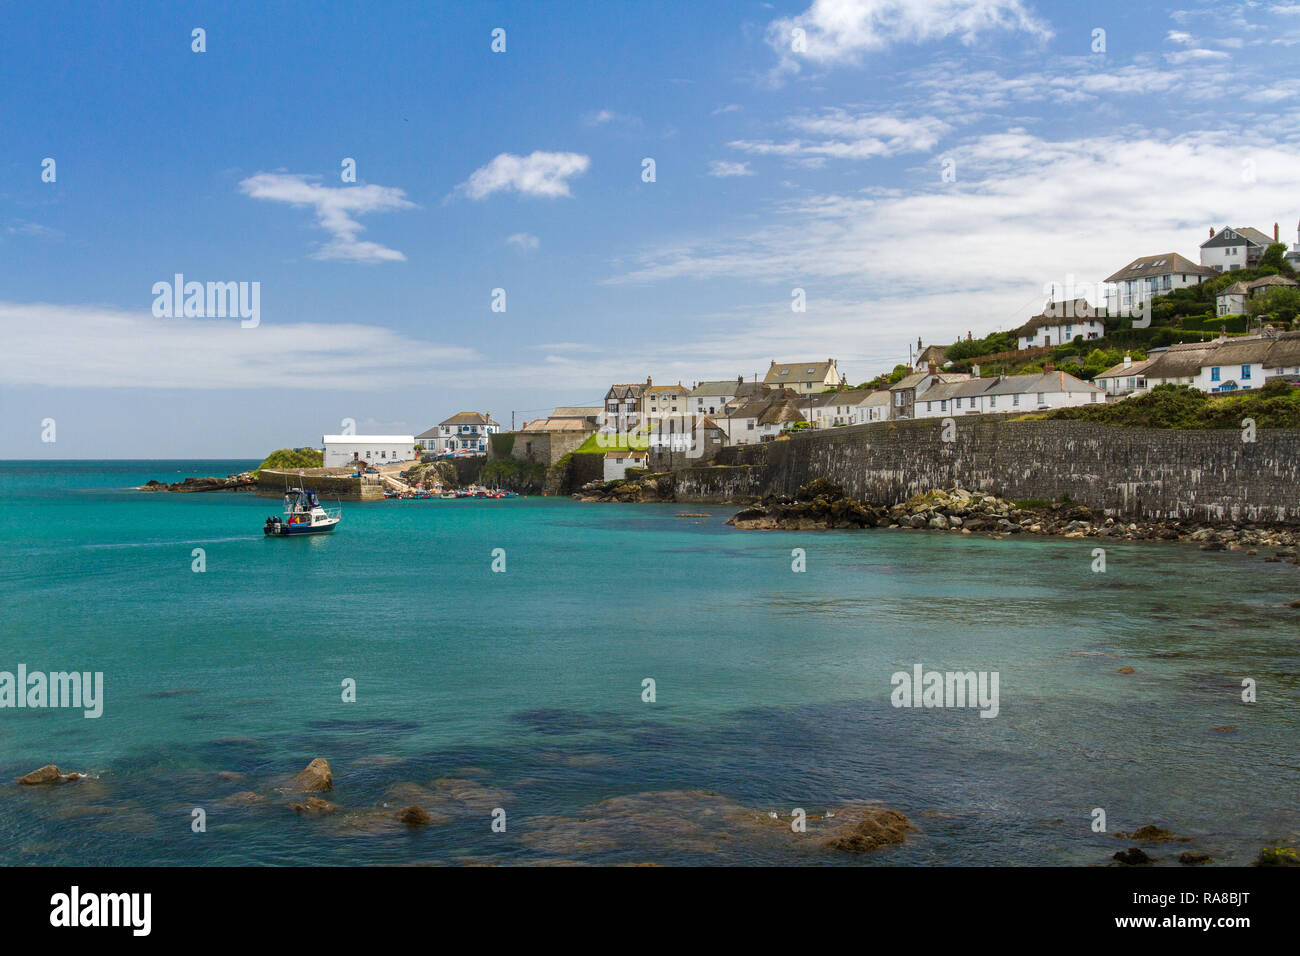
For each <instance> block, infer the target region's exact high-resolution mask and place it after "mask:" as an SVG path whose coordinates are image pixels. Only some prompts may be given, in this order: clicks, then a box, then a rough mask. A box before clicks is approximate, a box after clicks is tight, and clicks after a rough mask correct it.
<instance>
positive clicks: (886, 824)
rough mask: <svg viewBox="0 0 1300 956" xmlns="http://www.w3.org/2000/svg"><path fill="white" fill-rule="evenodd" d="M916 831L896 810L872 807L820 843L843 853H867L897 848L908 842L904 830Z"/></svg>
mask: <svg viewBox="0 0 1300 956" xmlns="http://www.w3.org/2000/svg"><path fill="white" fill-rule="evenodd" d="M914 829H916V828H915V827H914V826H912V821H911V820H909V819H907V817H906V816H904V815H903V814H901V813H899V812H898V811H897V810H888V809H886V808H884V807H871V808H867V809H866V810H863V811H862V812H861V814H860V815H859V817H858V819H856V820H852V819H850V820H849V821H848V822H847V823H845V824H844V825H842V826H841V827H839V828H837V832H836V833H835V834H834V835H833V836H831V837H829V838H827V839H825V840H823V841H822V846H824V847H827V848H828V849H831V850H843V851H845V852H846V853H866V852H868V851H870V850H878V849H880V848H881V847H883V846H897V845H898V844H900V843H903V842H904V841H906V839H907V831H909V830H914Z"/></svg>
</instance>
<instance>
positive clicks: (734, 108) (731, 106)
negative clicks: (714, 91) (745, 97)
mask: <svg viewBox="0 0 1300 956" xmlns="http://www.w3.org/2000/svg"><path fill="white" fill-rule="evenodd" d="M743 109H744V107H743V106H741V105H740V104H739V103H728V104H727V105H725V106H719V107H718V108H717V109H716V110H714V111H713V112H711V113H710V114H709V115H710V116H718V115H720V114H722V113H739V112H740V111H741V110H743Z"/></svg>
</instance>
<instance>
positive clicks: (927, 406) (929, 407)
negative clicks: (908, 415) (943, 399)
mask: <svg viewBox="0 0 1300 956" xmlns="http://www.w3.org/2000/svg"><path fill="white" fill-rule="evenodd" d="M933 407H934V402H926V403H925V410H926V411H927V412H928V411H929V410H930V409H931V408H933Z"/></svg>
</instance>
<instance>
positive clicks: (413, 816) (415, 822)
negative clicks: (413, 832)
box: [397, 806, 433, 828]
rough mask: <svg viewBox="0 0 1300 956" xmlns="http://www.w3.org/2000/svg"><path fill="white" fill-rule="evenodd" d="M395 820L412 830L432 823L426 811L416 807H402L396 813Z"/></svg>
mask: <svg viewBox="0 0 1300 956" xmlns="http://www.w3.org/2000/svg"><path fill="white" fill-rule="evenodd" d="M397 819H399V820H401V821H402V822H403V823H405V824H406V825H407V826H408V827H412V828H414V827H427V826H428V825H429V824H430V823H432V822H433V817H432V816H430V815H429V811H428V810H425V809H424V808H423V807H416V806H410V807H402V809H400V810H398V811H397Z"/></svg>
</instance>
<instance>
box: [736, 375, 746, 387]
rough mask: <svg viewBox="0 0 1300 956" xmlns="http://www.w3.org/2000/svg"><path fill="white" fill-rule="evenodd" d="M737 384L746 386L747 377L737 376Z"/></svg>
mask: <svg viewBox="0 0 1300 956" xmlns="http://www.w3.org/2000/svg"><path fill="white" fill-rule="evenodd" d="M736 384H737V385H744V384H745V376H743V375H737V376H736Z"/></svg>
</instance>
